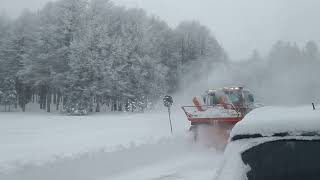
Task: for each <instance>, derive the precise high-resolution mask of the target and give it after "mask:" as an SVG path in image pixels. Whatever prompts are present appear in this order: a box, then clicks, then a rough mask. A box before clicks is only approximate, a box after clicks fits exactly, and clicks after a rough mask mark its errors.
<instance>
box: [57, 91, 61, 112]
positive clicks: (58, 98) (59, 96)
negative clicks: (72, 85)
mask: <svg viewBox="0 0 320 180" xmlns="http://www.w3.org/2000/svg"><path fill="white" fill-rule="evenodd" d="M60 99H61V94H60V93H58V96H57V104H56V105H57V106H56V110H57V111H59V105H60Z"/></svg>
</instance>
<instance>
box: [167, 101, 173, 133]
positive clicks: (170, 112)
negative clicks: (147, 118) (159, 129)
mask: <svg viewBox="0 0 320 180" xmlns="http://www.w3.org/2000/svg"><path fill="white" fill-rule="evenodd" d="M168 113H169V121H170V128H171V134H173V132H172V122H171V111H170V107H168Z"/></svg>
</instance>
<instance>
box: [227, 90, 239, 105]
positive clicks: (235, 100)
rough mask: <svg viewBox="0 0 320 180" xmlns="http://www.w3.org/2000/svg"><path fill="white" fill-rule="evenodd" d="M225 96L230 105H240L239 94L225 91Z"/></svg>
mask: <svg viewBox="0 0 320 180" xmlns="http://www.w3.org/2000/svg"><path fill="white" fill-rule="evenodd" d="M225 95H226V96H227V98H228V101H229V102H230V103H232V104H235V105H237V104H240V96H241V95H240V93H239V92H235V91H227V92H225Z"/></svg>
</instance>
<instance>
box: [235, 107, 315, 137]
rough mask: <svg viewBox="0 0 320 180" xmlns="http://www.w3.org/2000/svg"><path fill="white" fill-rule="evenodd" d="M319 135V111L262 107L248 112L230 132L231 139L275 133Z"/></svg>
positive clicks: (300, 108) (306, 108) (302, 108)
mask: <svg viewBox="0 0 320 180" xmlns="http://www.w3.org/2000/svg"><path fill="white" fill-rule="evenodd" d="M306 132H317V133H320V111H319V110H316V111H314V110H312V107H311V106H310V107H309V106H304V107H262V108H258V109H255V110H253V111H252V112H250V113H249V114H248V115H247V116H246V117H245V118H244V119H243V120H242V121H240V122H239V123H238V124H237V125H236V126H235V127H234V129H233V130H232V132H231V137H233V136H236V135H246V134H251V135H252V134H261V135H262V136H272V135H274V134H276V133H289V134H290V135H300V134H302V133H306Z"/></svg>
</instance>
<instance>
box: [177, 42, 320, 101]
mask: <svg viewBox="0 0 320 180" xmlns="http://www.w3.org/2000/svg"><path fill="white" fill-rule="evenodd" d="M205 62H206V63H203V64H202V65H201V66H199V67H197V68H194V66H193V70H192V71H189V73H188V74H187V75H183V77H181V80H182V82H183V83H182V86H183V87H182V88H181V89H182V93H181V94H180V96H177V99H178V100H179V101H181V102H183V103H185V104H191V98H192V97H194V96H200V95H201V94H202V93H203V92H204V91H206V90H207V89H210V88H219V87H223V86H230V85H239V86H244V87H246V88H249V89H251V90H252V92H253V93H254V94H255V97H256V99H257V101H258V102H261V103H263V104H266V105H299V104H310V103H311V102H319V101H320V82H319V78H318V77H320V72H319V70H318V69H319V67H320V56H319V50H318V47H317V44H316V43H314V42H312V41H310V42H308V43H307V44H306V45H305V47H303V48H300V47H298V46H297V45H296V44H291V43H288V42H282V41H279V42H277V43H276V44H274V46H273V47H272V48H271V50H270V52H269V54H268V55H267V56H266V57H261V56H260V55H259V54H258V53H257V52H254V53H253V55H252V56H251V57H249V58H248V59H247V60H243V61H226V62H224V63H216V62H212V61H211V62H210V60H207V61H205ZM199 72H201V73H199Z"/></svg>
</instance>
